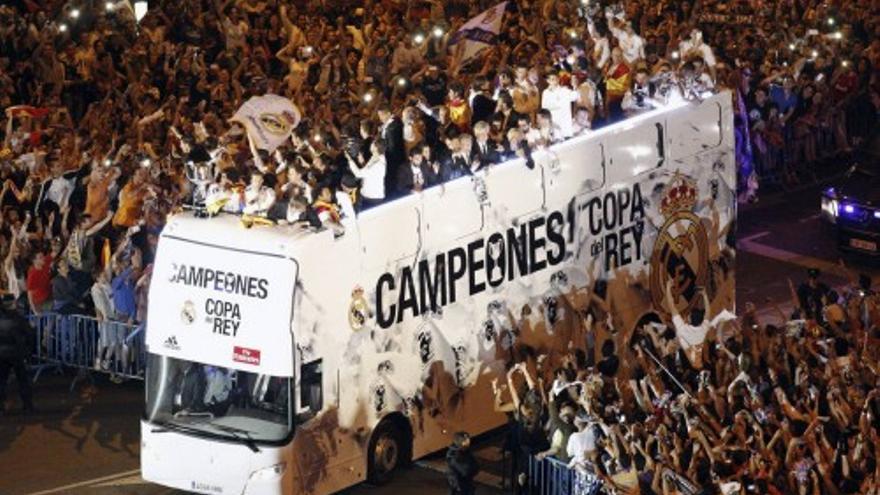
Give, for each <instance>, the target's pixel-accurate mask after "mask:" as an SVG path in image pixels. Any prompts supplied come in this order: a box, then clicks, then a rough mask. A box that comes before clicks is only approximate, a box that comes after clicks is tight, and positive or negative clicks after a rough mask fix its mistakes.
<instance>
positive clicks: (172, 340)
mask: <svg viewBox="0 0 880 495" xmlns="http://www.w3.org/2000/svg"><path fill="white" fill-rule="evenodd" d="M164 345H165V348H167V349H172V350H175V351H179V350H180V346H179V345H178V344H177V337H175V336H174V335H172V336H170V337H168V338H167V339H166V340H165V344H164Z"/></svg>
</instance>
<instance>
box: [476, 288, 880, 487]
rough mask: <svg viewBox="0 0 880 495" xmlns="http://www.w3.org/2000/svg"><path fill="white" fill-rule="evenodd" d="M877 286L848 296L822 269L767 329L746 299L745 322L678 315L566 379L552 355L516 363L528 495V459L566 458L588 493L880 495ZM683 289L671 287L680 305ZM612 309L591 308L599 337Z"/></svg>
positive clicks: (580, 364) (515, 395) (582, 360)
mask: <svg viewBox="0 0 880 495" xmlns="http://www.w3.org/2000/svg"><path fill="white" fill-rule="evenodd" d="M870 285H871V283H870V280H869V279H868V278H866V277H859V278H858V279H854V280H852V281H851V284H850V285H849V286H848V287H847V288H846V289H845V290H843V291H842V292H840V293H838V292H836V291H834V290H831V289H829V287H828V286H827V285H825V284H824V283H822V282H821V281H820V280H819V274H818V273H817V272H815V271H811V273H810V275H809V278H808V280H807V281H805V282H804V283H803V284H801V286H800V287H798V288H797V289H795V288H794V287H793V285H792V295H793V297H792V302H793V305H794V307H795V310H794V314H792V315H786V314H783V313H782V310H779V313H778V316H777V317H772V315H771V317H760V318H759V317H758V315H757V313H756V311H755V307H754V305H752V304H751V303H749V304H748V305H747V308H746V311H745V312H744V314H743V315H742V316H741V317H740V318H738V319H737V318H736V317H734V316H733V315H731V314H729V313H727V312H722V313H721V314H720V315H714V314H711V311H709V310H705V309H701V310H698V311H695V313H696V316H695V317H692V318H691V321H685V320H684V319H683V318H682V317H681V316H680V315H679V314H677V312H676V311H675V310H674V309H673V310H672V312H671V313H672V316H671V318H670V319H669V321H667V322H664V323H661V322H647V323H646V324H645V325H644V326H642V327H640V328H639V329H638V330H637V331H636V332H635V334H634V335H633V336H632V339H631V340H630V341H629V342H628V343H627V344H626V345H627V346H629V347H630V348H629V349H617V348H616V347H615V344H614V341H613V340H612V339H610V338H609V340H608V341H606V342H605V343H604V344H603V345H602V346H601V353H600V355H599V356H593V355H591V354H588V353H585V352H584V351H582V350H579V349H581V348H583V347H582V346H585V345H586V342H579V343H578V345H576V346H574V347H573V350H572V352H570V353H569V354H568V355H567V356H565V357H564V358H563V359H562V360H561V362H559V363H554V364H553V365H554V366H556V365H558V367H557V368H555V369H550V367H549V363H548V362H547V359H546V356H545V355H538V356H537V358H536V359H526V360H525V361H523V362H522V363H520V364H518V365H514V366H513V367H512V368H511V369H510V370H509V372H508V376H507V383H506V384H502V385H499V384H498V383H497V382H496V383H494V384H493V387H494V389H495V407H496V410H499V411H504V412H507V413H508V414H509V415H510V417H511V420H512V422H513V428H511V441H510V442H509V446H510V448H511V449H512V450H513V451H514V476H513V479H514V480H515V483H516V486H517V487H519V488H520V492H522V493H527V492H528V490H527V489H526V487H527V486H528V485H529V480H528V479H527V476H528V472H529V471H528V470H527V465H528V464H527V461H528V458H529V457H536V458H537V459H541V460H543V459H545V458H547V457H553V458H555V459H556V462H558V463H561V464H563V465H567V466H569V467H571V468H572V469H575V470H576V472H577V478H576V479H577V482H576V491H575V493H577V494H578V495H593V494H597V493H600V490H606V491H602V492H601V493H612V491H611V490H612V489H613V490H616V491H614V492H613V493H619V494H620V493H623V494H636V493H641V494H657V495H661V494H662V495H671V494H685V495H697V494H711V495H715V494H723V495H742V494H760V495H782V494H800V495H820V494H829V495H830V494H834V495H837V494H862V495H867V494H876V493H878V490H880V464H878V460H880V389H878V383H880V360H878V359H880V352H878V347H877V344H878V342H880V297H878V295H877V294H876V293H874V292H873V291H872V290H871V287H870ZM673 293H674V289H673V287H672V285H671V284H670V285H669V286H667V296H666V297H667V302H666V304H667V307H671V308H674V307H675V300H674V299H675V297H676V296H674V295H673ZM703 305H704V308H705V307H708V298H705V302H704V303H703ZM777 308H778V306H777ZM605 309H606V308H604V307H603V305H602V304H601V302H600V301H596V302H594V303H592V305H591V306H589V307H588V308H586V309H585V310H584V311H583V314H584V319H585V320H586V321H587V326H588V327H589V325H591V324H592V322H593V321H597V322H602V321H604V318H605V314H604V312H605ZM776 318H778V319H777V321H772V322H771V321H770V320H771V319H776ZM590 331H591V329H589V328H588V330H587V332H590ZM704 337H705V339H706V340H705V341H704V340H703V338H704ZM624 355H626V356H632V357H633V358H632V359H627V360H624V359H622V357H621V356H624ZM551 372H552V373H551ZM542 377H548V378H549V377H552V378H551V379H552V382H551V381H549V380H548V381H545V380H544V379H543V378H542ZM543 462H549V461H546V460H544V461H543Z"/></svg>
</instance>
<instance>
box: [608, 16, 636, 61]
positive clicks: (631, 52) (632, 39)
mask: <svg viewBox="0 0 880 495" xmlns="http://www.w3.org/2000/svg"><path fill="white" fill-rule="evenodd" d="M609 28H610V29H611V34H613V35H614V37H615V38H617V41H618V44H619V45H620V49H621V50H622V51H623V59H624V60H626V63H627V64H629V65H632V64H633V62H635V61H637V60H641V59H643V58H645V40H643V39H642V37H641V36H639V35H638V34H636V33H633V34H630V33H628V32H626V31H625V30H623V29H617V28H616V27H610V26H609Z"/></svg>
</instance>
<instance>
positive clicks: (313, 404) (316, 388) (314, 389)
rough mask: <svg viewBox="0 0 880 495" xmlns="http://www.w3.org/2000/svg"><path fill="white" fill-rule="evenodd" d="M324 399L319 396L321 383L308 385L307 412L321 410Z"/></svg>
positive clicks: (315, 412) (313, 412)
mask: <svg viewBox="0 0 880 495" xmlns="http://www.w3.org/2000/svg"><path fill="white" fill-rule="evenodd" d="M323 403H324V400H323V397H321V385H320V384H318V385H312V386H311V387H309V412H310V413H312V414H318V413H319V412H321V407H322V406H323Z"/></svg>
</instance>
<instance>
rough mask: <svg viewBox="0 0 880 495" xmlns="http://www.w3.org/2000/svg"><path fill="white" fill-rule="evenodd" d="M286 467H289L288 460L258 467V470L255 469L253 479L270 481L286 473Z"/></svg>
mask: <svg viewBox="0 0 880 495" xmlns="http://www.w3.org/2000/svg"><path fill="white" fill-rule="evenodd" d="M285 469H287V463H286V462H280V463H278V464H275V465H274V466H269V467H265V468H263V469H258V470H257V471H254V474H252V475H251V480H253V481H270V480H274V479H278V478H280V477H281V476H282V475H283V474H284V470H285Z"/></svg>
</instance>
